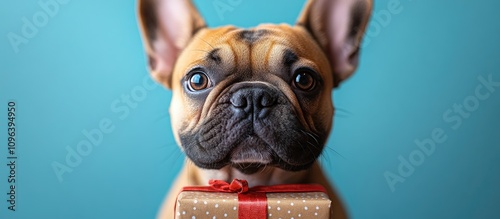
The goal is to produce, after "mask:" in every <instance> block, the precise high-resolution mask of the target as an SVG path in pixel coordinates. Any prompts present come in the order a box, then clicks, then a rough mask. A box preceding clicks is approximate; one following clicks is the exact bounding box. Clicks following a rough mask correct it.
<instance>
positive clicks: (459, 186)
mask: <svg viewBox="0 0 500 219" xmlns="http://www.w3.org/2000/svg"><path fill="white" fill-rule="evenodd" d="M43 1H47V0H43ZM221 1H222V2H227V1H226V0H221ZM213 2H214V1H212V0H208V1H206V0H203V1H202V0H198V1H196V3H197V4H198V5H199V8H200V11H201V12H202V14H203V15H204V16H205V18H206V20H207V21H208V23H209V24H210V25H211V26H220V25H226V24H233V25H238V26H243V27H250V26H255V25H257V24H258V23H262V22H273V23H281V22H287V23H293V22H294V21H295V18H296V17H297V16H298V14H299V12H300V10H301V7H302V5H303V2H304V1H302V0H294V1H290V0H279V1H264V0H258V1H250V0H242V1H241V3H237V4H235V5H234V6H231V5H230V6H231V10H230V11H227V12H225V13H223V14H222V15H223V16H222V17H220V16H219V15H218V14H217V12H216V10H215V8H214V6H213ZM233 2H237V1H233ZM388 3H389V1H387V0H377V1H376V2H375V7H374V14H373V19H372V21H371V23H370V28H371V29H370V32H369V33H368V35H367V37H368V38H369V39H370V40H369V43H368V40H366V41H365V44H364V45H363V48H364V49H363V52H362V58H361V64H360V67H359V70H358V72H357V73H356V75H355V76H354V77H352V78H351V79H350V80H348V81H347V82H345V83H344V84H343V85H342V86H341V88H339V89H337V90H335V91H334V100H335V104H336V106H337V107H339V108H340V109H341V110H339V112H338V114H337V115H336V116H335V123H334V131H333V133H332V135H331V137H330V139H329V142H328V148H329V149H327V150H326V151H325V154H324V156H323V157H322V158H321V161H322V164H323V166H324V167H325V168H326V170H327V172H328V175H329V177H330V178H331V179H332V180H333V181H334V183H335V185H336V187H337V188H338V190H339V193H340V194H341V195H342V198H343V200H344V201H345V202H346V205H347V207H348V210H349V212H350V214H351V216H352V217H353V218H499V217H500V208H499V206H498V205H499V203H500V170H499V166H500V115H499V113H500V88H499V89H497V90H495V91H494V92H492V93H491V94H490V97H489V98H488V99H486V100H482V101H480V102H479V106H478V107H477V109H475V110H473V112H471V113H470V117H468V118H462V123H461V125H460V126H459V127H458V128H457V129H456V130H455V129H452V128H451V127H452V126H453V125H454V124H455V123H454V122H452V123H450V122H447V121H445V120H444V119H443V114H444V113H445V112H446V111H447V110H449V109H453V108H452V107H453V105H454V104H455V103H457V104H462V103H463V102H464V100H466V99H467V98H468V97H469V96H471V95H474V94H475V89H476V87H477V86H478V85H480V84H481V83H480V82H479V80H478V77H480V76H482V77H484V78H486V79H487V78H488V76H489V75H491V77H492V78H493V81H500V43H499V39H500V24H499V23H498V21H500V13H498V11H497V10H498V8H499V7H500V2H498V1H493V0H490V1H487V0H482V1H481V0H478V1H467V0H454V1H432V0H413V1H411V0H400V4H401V7H402V9H401V12H400V13H397V14H396V13H393V14H391V18H390V20H388V19H387V17H385V20H381V19H383V18H384V17H383V16H382V15H381V14H383V13H384V10H387V9H388ZM41 10H42V9H41V8H40V6H39V5H38V4H37V1H27V0H24V1H9V2H8V3H4V5H3V6H2V7H0V24H1V26H0V37H1V38H0V109H1V110H0V127H1V129H0V145H1V147H0V161H1V163H0V218H75V219H80V218H153V217H154V216H155V214H156V212H157V209H158V207H159V205H160V204H161V201H162V199H163V196H164V195H165V193H166V192H167V190H168V188H169V186H170V184H171V182H172V180H173V178H174V177H175V174H176V173H177V171H178V170H179V168H180V167H181V166H182V164H183V160H184V159H183V155H182V154H181V153H180V151H179V149H178V148H177V146H176V145H175V142H174V140H173V137H172V134H171V129H170V119H169V116H168V113H167V109H168V106H169V101H170V97H171V94H170V92H169V91H167V90H165V89H164V88H162V87H161V86H156V87H154V88H153V89H151V90H147V93H146V96H145V97H144V98H143V99H141V101H137V106H134V107H126V108H128V110H129V111H130V112H129V113H128V114H127V115H126V116H125V114H124V113H123V112H121V113H117V112H116V110H115V111H113V110H112V106H111V105H112V104H113V103H116V102H118V103H117V104H119V106H122V107H125V106H126V105H125V103H123V102H121V101H120V100H121V98H122V95H130V94H131V92H136V91H137V90H140V89H144V86H143V85H142V81H143V79H144V78H145V77H148V76H147V74H148V73H147V71H146V62H145V56H144V52H143V48H142V42H141V39H140V35H139V32H138V28H137V19H136V2H135V1H123V0H107V1H78V0H73V1H70V2H69V3H67V4H65V5H60V9H59V11H58V12H57V13H56V15H55V16H54V17H50V18H49V20H48V23H47V24H46V25H45V26H44V27H41V28H39V30H38V33H37V34H36V36H34V37H33V38H30V39H28V40H29V43H28V44H25V45H24V44H23V45H20V46H19V52H18V53H15V52H14V50H13V47H12V46H11V44H10V43H9V40H8V38H7V34H8V33H9V32H14V33H17V34H20V32H21V28H22V25H23V22H22V18H23V17H27V18H28V19H31V17H32V16H33V15H35V14H36V12H39V11H41ZM377 15H378V17H379V19H378V20H377ZM377 27H378V28H377ZM147 82H151V80H149V79H147ZM482 92H486V90H482ZM8 100H15V101H16V102H17V110H18V114H17V128H18V139H17V143H18V148H17V151H16V152H17V155H18V157H19V159H18V161H17V162H18V164H17V168H18V169H17V180H18V183H17V187H18V189H17V203H16V204H17V205H16V212H11V211H8V210H7V204H8V203H7V202H6V201H5V200H6V199H7V195H4V194H5V193H7V192H8V185H7V175H8V169H7V166H5V164H6V163H7V160H6V156H7V155H6V152H7V149H6V142H7V140H6V136H7V134H6V117H7V115H6V114H7V112H6V105H7V102H8ZM453 115H456V114H455V113H454V114H453ZM120 116H121V118H122V119H121V118H120ZM106 118H107V119H109V120H111V121H112V125H113V127H114V130H113V131H112V132H111V133H108V134H104V135H103V140H102V143H100V144H99V145H98V146H95V147H93V149H92V151H91V153H90V154H89V155H88V156H85V157H83V159H82V161H81V163H80V164H79V165H77V166H76V167H74V168H73V172H71V173H66V174H64V175H63V181H62V182H60V181H59V180H58V178H57V177H56V174H55V173H54V171H53V169H52V166H51V165H52V163H53V162H60V163H62V164H64V163H65V157H66V155H67V153H68V152H67V149H66V147H67V146H69V147H70V148H76V146H77V144H78V143H79V142H80V141H82V140H85V139H86V138H85V136H84V135H83V134H82V131H84V130H93V129H96V128H98V127H99V122H100V121H102V120H103V119H106ZM435 128H441V129H442V130H443V131H444V132H445V134H446V136H447V138H446V141H445V142H443V143H440V144H437V146H436V149H435V151H434V153H432V154H431V155H429V156H425V160H423V161H422V163H421V165H419V166H416V167H415V169H414V172H413V173H412V174H410V176H408V177H405V178H404V179H405V181H404V182H402V183H397V184H395V186H394V191H392V190H391V188H390V186H389V184H388V182H387V181H386V178H385V177H384V173H386V171H390V172H392V173H394V174H397V173H398V166H399V165H400V160H398V157H399V156H402V157H403V158H405V159H409V156H410V154H411V153H413V152H415V151H418V147H417V146H416V144H415V143H414V141H415V140H423V139H427V138H431V136H432V135H431V133H432V131H433V130H434V129H435Z"/></svg>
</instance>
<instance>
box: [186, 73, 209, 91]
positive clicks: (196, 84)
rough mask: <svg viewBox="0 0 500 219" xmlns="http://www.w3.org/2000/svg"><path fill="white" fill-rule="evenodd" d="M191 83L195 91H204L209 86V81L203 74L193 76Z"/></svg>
mask: <svg viewBox="0 0 500 219" xmlns="http://www.w3.org/2000/svg"><path fill="white" fill-rule="evenodd" d="M189 83H190V85H191V88H192V89H193V90H202V89H205V88H207V86H208V79H207V76H206V75H205V74H202V73H196V74H193V76H191V78H190V79H189Z"/></svg>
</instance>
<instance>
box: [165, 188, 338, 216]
mask: <svg viewBox="0 0 500 219" xmlns="http://www.w3.org/2000/svg"><path fill="white" fill-rule="evenodd" d="M209 184H210V186H190V187H184V189H183V190H182V191H181V192H180V193H179V195H178V196H177V202H176V206H175V211H174V212H175V218H176V219H204V218H208V219H225V218H228V219H236V218H239V219H265V218H282V219H285V218H290V219H291V218H294V219H299V218H306V219H308V218H317V219H327V218H330V204H331V201H330V199H329V198H328V196H327V195H326V190H325V188H323V187H322V186H320V185H309V184H293V185H276V186H256V187H252V188H249V187H248V183H247V182H246V181H245V180H233V182H232V183H231V184H229V183H227V182H225V181H220V180H211V181H210V182H209Z"/></svg>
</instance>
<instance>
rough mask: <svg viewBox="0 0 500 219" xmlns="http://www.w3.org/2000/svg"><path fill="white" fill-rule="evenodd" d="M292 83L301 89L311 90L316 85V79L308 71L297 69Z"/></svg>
mask: <svg viewBox="0 0 500 219" xmlns="http://www.w3.org/2000/svg"><path fill="white" fill-rule="evenodd" d="M293 85H294V86H295V87H296V88H298V89H300V90H303V91H310V90H313V89H314V87H315V86H316V80H315V79H314V77H313V76H312V74H311V72H310V71H307V70H298V71H297V73H296V74H295V79H294V80H293Z"/></svg>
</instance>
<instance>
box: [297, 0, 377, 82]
mask: <svg viewBox="0 0 500 219" xmlns="http://www.w3.org/2000/svg"><path fill="white" fill-rule="evenodd" d="M372 4H373V2H372V0H309V1H308V2H307V4H306V6H305V8H304V10H303V12H302V14H301V15H300V17H299V19H298V21H297V25H300V26H303V27H305V28H306V29H307V30H308V31H309V33H311V34H312V35H313V37H314V38H315V39H316V41H317V42H318V44H319V45H320V47H321V48H322V49H323V51H324V52H325V54H326V55H327V56H328V59H329V61H330V64H331V67H332V71H333V72H332V73H333V78H334V86H335V87H337V86H338V85H339V83H340V82H341V81H343V80H345V79H347V78H348V77H349V76H351V75H352V74H353V73H354V71H355V70H356V68H357V66H358V58H359V47H360V43H361V40H362V37H363V34H364V32H365V28H366V26H367V24H368V20H369V18H370V14H371V10H372Z"/></svg>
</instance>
